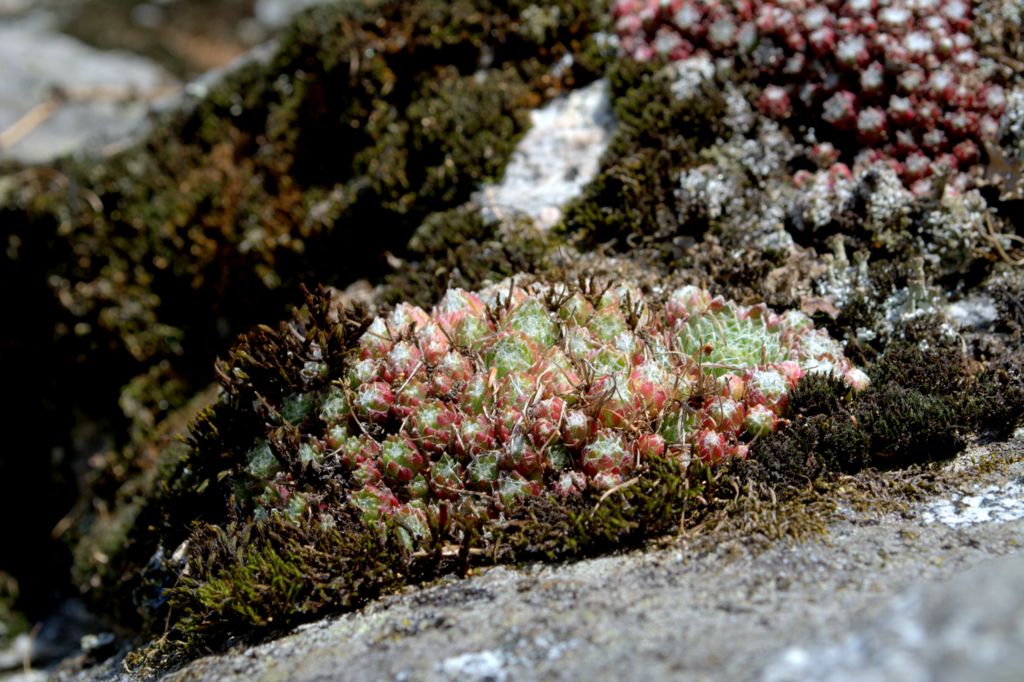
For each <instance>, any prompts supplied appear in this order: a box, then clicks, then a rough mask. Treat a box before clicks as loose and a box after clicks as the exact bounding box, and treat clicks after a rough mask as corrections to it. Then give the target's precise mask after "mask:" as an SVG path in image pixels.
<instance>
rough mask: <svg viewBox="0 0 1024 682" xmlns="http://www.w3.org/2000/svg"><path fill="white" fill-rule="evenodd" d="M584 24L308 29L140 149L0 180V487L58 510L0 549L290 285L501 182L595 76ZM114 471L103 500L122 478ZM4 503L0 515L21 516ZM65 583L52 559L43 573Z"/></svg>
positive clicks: (396, 17) (573, 0)
mask: <svg viewBox="0 0 1024 682" xmlns="http://www.w3.org/2000/svg"><path fill="white" fill-rule="evenodd" d="M599 10H600V8H599V7H595V6H592V5H591V3H589V2H584V1H582V0H566V1H565V2H560V3H557V4H555V5H551V6H548V7H547V9H545V10H543V11H541V8H540V7H539V6H537V5H534V4H532V3H529V2H518V1H512V2H493V3H491V2H486V3H480V2H465V1H463V2H454V3H451V2H443V1H439V0H422V1H420V2H415V3H409V2H398V1H397V0H393V1H387V2H385V1H373V2H345V3H339V4H337V5H332V6H325V7H320V8H316V9H314V10H311V11H309V12H307V13H305V14H302V15H300V16H299V17H297V18H296V20H295V22H294V23H293V24H292V26H291V27H290V28H289V29H288V30H287V31H286V32H285V33H284V35H283V36H282V38H281V39H280V44H279V47H278V48H277V50H276V52H275V53H274V55H273V56H272V57H270V59H269V60H268V61H253V62H250V63H248V64H247V65H245V66H243V67H241V68H239V69H236V70H234V71H233V72H232V73H230V74H229V75H228V76H227V77H226V78H225V79H224V80H223V81H221V82H219V83H217V84H215V85H213V86H212V87H211V89H210V90H209V92H208V93H207V94H206V95H205V96H203V97H202V98H201V99H199V100H198V101H193V102H191V103H190V104H189V105H188V106H185V107H184V108H183V109H181V110H179V111H176V112H172V113H168V114H164V115H162V116H160V117H159V119H158V120H157V122H156V125H155V126H154V130H153V132H152V133H151V134H150V135H149V136H148V137H147V138H146V139H144V140H143V141H141V142H140V143H139V144H137V145H134V146H132V147H130V148H128V149H127V150H125V151H122V152H119V153H117V154H116V155H114V156H112V157H109V158H104V159H64V160H61V161H58V162H56V163H54V164H52V165H49V166H45V167H28V168H20V167H16V166H5V170H4V176H3V177H0V222H2V224H3V226H4V234H5V250H4V254H3V257H2V260H0V284H2V285H3V288H4V290H5V291H8V292H13V291H17V292H18V295H16V296H8V297H6V299H5V303H4V306H3V314H4V317H5V319H9V320H18V321H19V322H18V323H17V324H10V325H5V327H4V332H3V333H0V346H2V347H3V349H4V359H3V370H4V373H5V378H6V381H7V384H6V385H7V387H8V390H7V391H5V395H4V399H3V404H2V408H3V412H4V414H5V415H7V417H8V418H9V419H10V423H12V424H18V425H19V428H17V429H12V430H11V433H13V434H14V436H13V442H12V443H11V444H10V448H9V450H8V452H17V453H18V455H17V456H16V457H15V456H12V457H5V458H4V461H3V466H4V470H5V476H6V477H8V478H9V479H10V480H19V481H23V482H28V481H49V482H48V483H43V484H42V485H44V486H45V488H46V490H47V491H48V493H47V496H48V497H50V498H52V499H54V500H55V501H54V503H53V504H52V505H51V507H50V508H48V510H47V511H46V512H45V513H43V514H40V515H39V516H38V518H33V522H32V523H28V524H24V525H21V526H20V527H19V528H18V529H17V530H16V531H12V532H13V533H14V535H13V536H12V537H11V538H10V541H11V542H13V543H15V544H19V545H20V544H22V543H23V542H33V541H34V540H33V538H35V537H44V536H45V535H46V534H48V533H49V531H50V529H51V528H52V527H53V526H54V525H55V524H56V523H57V522H58V520H59V519H60V518H61V517H62V516H63V515H64V513H65V512H66V511H67V509H68V508H69V507H70V506H71V504H72V502H73V500H74V498H75V496H76V488H77V487H78V486H79V485H80V481H79V480H77V479H78V476H77V474H76V473H75V472H76V470H80V469H81V467H80V466H79V464H78V458H79V457H81V456H84V455H87V454H89V453H91V452H93V451H95V450H104V451H114V452H119V451H120V452H126V453H128V452H131V451H132V450H131V449H127V450H125V449H123V447H124V446H125V445H126V443H127V439H126V438H125V437H124V434H126V433H128V432H129V429H128V428H126V427H127V426H128V425H129V420H132V421H134V427H135V428H136V430H137V429H138V427H140V426H141V427H142V428H144V429H148V428H150V427H151V426H152V425H153V424H155V423H156V422H157V421H159V418H160V416H161V415H163V414H166V413H168V412H169V411H171V410H173V409H174V408H176V407H178V406H180V405H182V404H183V402H184V400H186V399H187V397H188V396H190V395H192V394H193V393H194V392H196V391H198V390H200V389H201V388H202V387H203V386H205V385H207V384H208V383H209V382H210V380H211V379H212V374H211V373H210V368H211V366H212V361H213V358H214V357H215V355H216V354H217V353H219V352H223V351H224V350H225V349H226V347H227V344H228V342H229V339H230V338H232V336H233V335H234V334H236V333H238V332H239V331H242V330H245V329H247V328H249V327H251V326H252V325H254V324H255V323H257V322H258V321H261V320H267V319H274V318H276V317H278V316H280V315H281V314H282V313H283V312H284V311H285V310H286V309H287V306H288V305H289V304H291V303H293V302H295V301H297V300H300V299H301V296H300V294H299V285H300V284H301V283H302V282H304V281H313V282H328V283H337V284H346V283H348V282H350V281H353V280H356V279H359V278H360V277H366V276H377V275H380V274H382V273H384V272H385V271H386V270H387V267H388V266H387V258H386V254H388V253H389V252H390V253H395V254H398V255H399V256H401V255H403V254H404V253H405V245H406V242H407V241H408V239H409V237H410V236H411V235H412V233H413V232H414V230H415V229H416V228H417V227H418V226H419V225H420V224H421V223H422V222H424V220H425V219H427V218H428V217H429V216H430V215H431V214H433V213H435V212H439V211H448V210H451V209H454V208H455V207H457V206H459V205H461V204H462V203H464V202H465V201H466V200H467V199H468V198H469V196H470V193H471V192H473V191H474V190H475V189H476V188H477V187H478V186H479V184H480V183H481V182H483V181H484V180H491V179H495V178H497V177H499V176H500V174H501V172H502V170H503V168H504V165H505V163H506V162H507V160H508V157H509V155H510V154H511V152H512V149H513V147H514V145H515V143H516V141H517V139H518V137H519V136H520V135H521V134H522V133H523V132H524V130H525V128H526V127H527V125H528V122H529V111H530V110H531V109H532V108H534V107H535V106H537V105H538V104H539V103H541V102H543V101H544V99H545V98H547V97H550V96H552V95H554V94H557V93H558V92H560V91H561V90H562V89H564V88H569V87H573V86H574V85H577V84H581V83H584V82H586V81H587V80H589V79H593V78H594V77H596V75H598V73H599V70H600V68H601V64H600V59H599V58H595V55H598V54H599V52H600V50H597V49H596V48H595V46H594V40H593V37H592V34H593V32H594V31H595V30H596V29H597V28H598V27H599V26H600V25H601V22H602V21H603V17H602V14H601V13H600V11H599ZM573 55H578V56H579V57H580V58H579V59H575V60H573V61H572V66H570V67H569V68H559V69H557V70H556V69H553V66H554V65H555V64H557V63H559V62H560V60H562V59H563V58H567V57H570V56H573ZM155 368H160V369H155ZM119 399H121V400H122V402H123V403H127V406H128V407H129V408H130V409H129V410H128V413H125V412H122V411H121V410H120V409H119V405H118V402H119ZM40 405H42V406H43V409H42V410H41V411H40V409H39V406H40ZM136 437H137V440H140V439H141V440H145V434H136ZM51 453H56V454H51ZM53 458H56V459H55V464H54V465H51V459H53ZM113 464H114V468H113V469H112V471H114V472H115V473H114V474H113V480H112V481H111V483H110V485H111V487H114V488H116V487H117V486H118V485H120V484H121V483H124V482H125V481H126V480H127V479H128V478H130V477H131V476H132V475H133V474H134V472H135V471H136V470H137V467H136V466H135V465H134V464H133V463H132V462H131V461H121V462H113ZM54 472H56V473H54ZM116 472H120V473H116ZM5 500H10V502H9V503H8V502H5V503H4V505H3V506H2V511H4V513H8V514H10V513H15V511H16V510H17V509H18V508H20V505H21V504H22V502H21V501H20V500H19V499H17V496H15V498H10V497H6V496H5ZM66 562H67V558H66V554H65V553H64V551H63V550H61V549H59V548H56V547H54V548H53V550H52V556H51V557H50V560H48V561H47V562H46V564H47V565H51V566H54V567H55V570H56V571H58V573H59V571H60V570H61V567H62V566H66ZM6 563H7V562H6V560H5V564H6ZM16 563H17V562H16ZM10 570H12V571H13V572H14V573H16V574H18V575H28V574H29V573H31V572H32V571H33V568H32V567H31V566H30V565H28V564H25V565H22V564H21V563H17V565H12V566H10ZM52 577H53V578H54V581H57V582H59V580H60V578H59V577H58V575H54V576H52ZM33 582H37V583H46V582H47V581H45V580H43V581H33Z"/></svg>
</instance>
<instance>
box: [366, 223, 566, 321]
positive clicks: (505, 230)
mask: <svg viewBox="0 0 1024 682" xmlns="http://www.w3.org/2000/svg"><path fill="white" fill-rule="evenodd" d="M560 245H561V240H560V239H559V238H558V237H557V236H555V235H552V234H551V233H549V232H546V231H543V230H540V229H538V228H536V227H534V225H533V223H532V221H531V220H529V219H528V218H523V219H514V218H513V219H508V220H505V221H502V222H487V221H486V220H485V219H484V218H483V216H482V215H481V213H480V211H479V208H478V207H477V206H476V205H475V204H473V203H469V204H466V205H464V206H460V207H459V208H456V209H452V210H451V211H445V212H442V213H435V214H432V215H431V216H430V217H429V218H428V219H427V220H426V221H424V223H423V224H422V225H421V226H420V227H419V228H417V230H416V232H414V233H413V236H412V239H411V240H410V241H409V245H408V253H407V258H408V259H409V260H408V261H406V262H403V263H402V266H401V267H399V268H396V269H395V271H394V272H392V273H390V274H389V275H387V276H386V277H385V280H384V291H383V299H384V300H385V301H387V302H390V303H398V302H401V301H408V302H410V303H413V304H416V305H421V306H424V307H429V306H431V305H433V304H434V303H436V302H437V301H438V300H439V298H440V297H441V296H442V295H443V294H444V292H445V291H446V290H447V289H449V288H453V287H460V288H463V289H467V290H475V289H480V288H482V287H484V286H487V285H489V284H494V283H497V282H499V281H501V280H502V279H504V278H506V277H511V276H512V275H517V274H522V273H535V274H540V273H543V272H547V271H550V270H551V269H552V268H554V267H555V264H554V262H553V261H554V260H555V259H556V256H557V252H558V248H559V246H560Z"/></svg>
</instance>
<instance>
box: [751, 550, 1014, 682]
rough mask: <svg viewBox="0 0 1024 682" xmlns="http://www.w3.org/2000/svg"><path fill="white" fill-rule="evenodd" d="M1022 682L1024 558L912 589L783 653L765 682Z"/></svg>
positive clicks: (985, 566)
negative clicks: (829, 635) (830, 638)
mask: <svg viewBox="0 0 1024 682" xmlns="http://www.w3.org/2000/svg"><path fill="white" fill-rule="evenodd" d="M808 679H815V680H822V682H876V681H877V682H884V681H885V680H900V681H901V682H956V681H958V680H989V681H990V682H998V681H1000V680H1005V682H1016V681H1018V680H1024V556H1020V555H1017V556H1014V557H1008V558H1004V559H1000V560H997V561H992V562H989V563H986V564H983V565H981V566H978V567H977V568H974V569H972V570H970V571H968V572H966V573H964V574H963V575H959V576H956V577H955V578H953V579H952V580H949V581H944V582H939V583H934V584H929V585H926V586H922V587H919V588H913V589H911V590H908V591H907V592H905V593H902V594H899V595H897V596H896V597H894V598H892V599H891V600H888V601H887V602H886V603H885V604H884V605H883V606H882V607H881V608H878V609H874V610H872V612H871V613H870V614H869V615H863V616H861V617H858V618H857V619H856V620H855V622H854V623H853V624H852V625H851V628H850V632H849V633H848V634H847V635H846V636H845V637H843V638H842V639H840V640H838V641H834V642H824V643H818V644H812V645H809V646H796V647H791V648H790V649H787V650H786V651H785V652H783V653H782V654H781V655H780V656H779V657H778V658H777V659H776V660H775V661H773V662H772V663H771V664H769V666H768V667H767V669H766V671H765V674H764V677H763V681H764V682H790V681H792V682H799V681H800V680H808Z"/></svg>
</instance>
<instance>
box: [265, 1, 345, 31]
mask: <svg viewBox="0 0 1024 682" xmlns="http://www.w3.org/2000/svg"><path fill="white" fill-rule="evenodd" d="M324 4H327V0H257V2H256V5H255V7H254V8H253V14H254V15H255V17H256V19H257V20H258V21H259V22H260V23H261V24H263V25H264V26H266V27H267V28H270V29H278V28H282V27H284V26H286V25H287V24H288V22H289V21H291V18H292V17H293V16H295V15H296V14H297V13H298V12H301V11H302V10H304V9H306V8H308V7H313V6H314V5H324Z"/></svg>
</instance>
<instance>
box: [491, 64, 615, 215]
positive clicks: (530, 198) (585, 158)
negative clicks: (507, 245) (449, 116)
mask: <svg viewBox="0 0 1024 682" xmlns="http://www.w3.org/2000/svg"><path fill="white" fill-rule="evenodd" d="M530 119H531V126H530V130H529V131H527V133H526V135H524V136H523V139H522V140H521V141H520V142H519V144H518V145H517V146H516V150H515V152H514V153H513V155H512V159H511V160H510V161H509V164H508V167H507V168H506V169H505V176H504V177H503V178H502V180H501V182H500V183H498V184H497V185H490V186H485V187H484V188H482V189H481V190H480V191H479V192H478V193H477V194H476V195H475V196H474V200H475V201H476V202H477V203H478V204H480V205H481V206H482V207H483V212H484V216H485V217H486V218H487V219H489V220H500V219H501V218H503V217H506V216H508V215H510V214H516V213H519V214H525V215H527V216H529V217H530V218H532V219H533V221H534V223H535V224H536V225H537V226H538V227H540V228H542V229H547V228H550V227H551V226H553V225H554V224H555V223H557V222H558V221H559V220H560V219H561V216H562V207H563V206H564V205H565V204H567V203H568V202H569V201H571V200H572V199H575V198H576V197H578V196H579V195H580V193H581V192H582V191H583V187H584V186H586V185H587V183H589V182H590V181H591V180H593V179H594V177H595V176H596V175H597V171H598V168H599V163H600V160H601V155H602V154H604V150H605V149H606V148H607V147H608V143H609V141H610V140H611V136H612V132H613V130H614V128H615V120H614V118H613V116H612V111H611V99H610V96H609V92H608V82H607V81H606V80H603V79H602V80H599V81H597V82H595V83H592V84H591V85H588V86H587V87H585V88H580V89H579V90H576V91H574V92H572V93H570V94H569V95H567V96H565V97H559V98H558V99H555V100H553V101H552V102H550V103H548V104H547V105H545V106H543V107H541V108H540V109H537V110H536V111H534V112H533V113H532V114H531V115H530Z"/></svg>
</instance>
